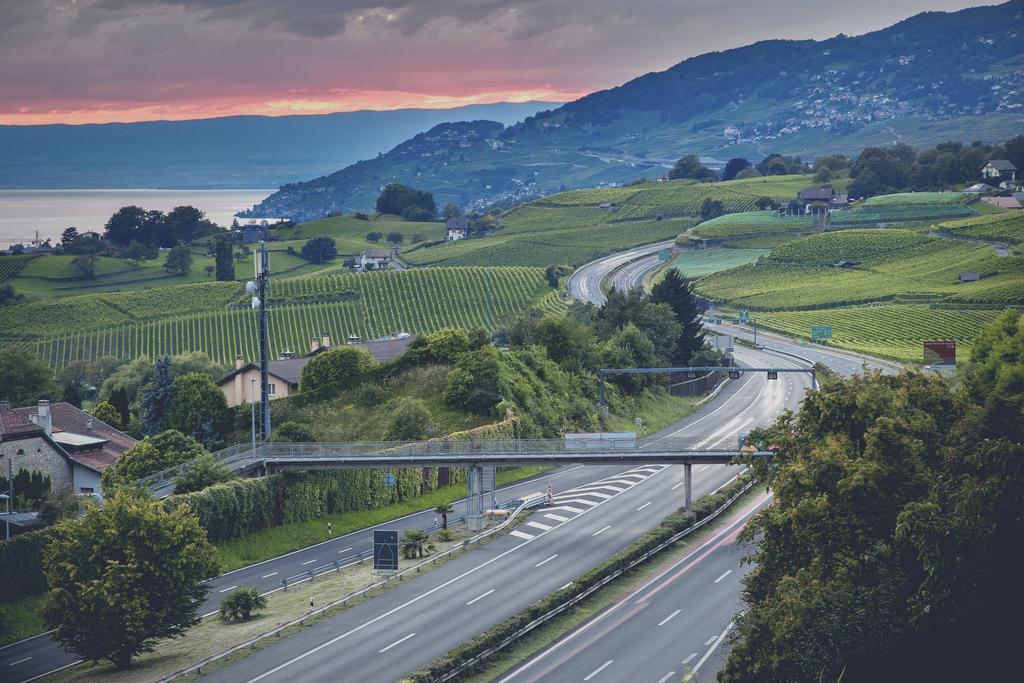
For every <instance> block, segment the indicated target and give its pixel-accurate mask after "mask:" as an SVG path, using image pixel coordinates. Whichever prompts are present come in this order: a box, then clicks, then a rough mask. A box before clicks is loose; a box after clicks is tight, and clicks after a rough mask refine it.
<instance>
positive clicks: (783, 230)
mask: <svg viewBox="0 0 1024 683" xmlns="http://www.w3.org/2000/svg"><path fill="white" fill-rule="evenodd" d="M814 223H815V219H814V217H813V216H808V215H798V216H781V217H780V216H779V215H778V212H776V211H774V210H770V209H769V210H767V211H745V212H743V213H729V214H726V215H724V216H719V217H718V218H712V219H711V220H709V221H704V222H703V223H701V224H700V225H698V226H697V227H696V228H694V229H693V231H692V234H693V235H694V236H695V237H701V238H703V239H707V240H722V241H728V240H734V239H744V238H749V237H759V236H774V235H793V236H799V235H801V234H808V233H811V232H813V231H814Z"/></svg>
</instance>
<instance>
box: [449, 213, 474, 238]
mask: <svg viewBox="0 0 1024 683" xmlns="http://www.w3.org/2000/svg"><path fill="white" fill-rule="evenodd" d="M445 227H447V228H448V241H449V242H455V241H457V240H464V239H466V235H468V234H469V220H468V219H467V218H466V217H465V216H452V217H451V218H449V219H448V220H447V221H445Z"/></svg>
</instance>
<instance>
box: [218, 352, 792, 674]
mask: <svg viewBox="0 0 1024 683" xmlns="http://www.w3.org/2000/svg"><path fill="white" fill-rule="evenodd" d="M737 356H738V359H739V360H740V361H741V362H743V363H746V364H752V365H753V364H760V365H763V364H781V365H784V366H788V367H792V366H795V365H796V364H797V361H795V360H791V359H780V358H779V357H778V356H776V355H775V354H771V353H766V352H763V351H754V350H748V349H740V350H738V352H737ZM808 385H809V377H806V376H805V375H800V374H793V375H781V376H780V379H779V380H775V381H768V380H766V378H765V377H764V376H763V374H758V375H754V374H751V375H747V376H744V377H742V378H741V379H739V380H736V381H734V382H731V383H729V384H728V385H727V386H726V387H725V389H723V391H722V393H721V394H720V395H719V397H718V398H717V400H715V401H713V402H709V404H707V405H705V406H704V407H703V408H702V409H701V410H699V411H697V412H696V413H694V414H693V415H691V416H689V417H688V418H686V419H685V420H683V421H682V422H681V423H679V424H678V425H676V426H674V427H672V428H669V429H667V430H662V431H661V432H659V433H657V434H654V435H652V436H651V437H649V438H648V439H647V442H648V443H650V442H653V441H656V440H658V439H662V438H668V437H671V436H682V435H685V436H687V437H690V438H699V439H700V440H701V441H702V444H703V447H707V448H715V447H721V446H723V445H725V444H728V443H733V442H734V440H735V439H736V438H737V434H738V432H741V431H748V430H749V429H751V428H753V427H755V426H757V425H764V424H767V423H769V422H770V421H771V420H773V419H774V417H775V416H776V415H777V414H778V412H779V411H780V410H782V409H783V408H795V407H796V406H797V404H798V402H799V400H800V399H801V398H802V397H803V394H804V391H805V389H806V388H807V387H808ZM590 471H592V472H593V476H592V477H591V478H590V480H591V481H592V482H593V483H592V484H589V485H585V486H575V487H571V488H569V489H566V488H556V490H555V494H556V499H555V506H554V507H552V508H546V509H542V510H540V511H538V512H535V513H534V514H533V515H532V516H531V517H530V518H529V519H528V520H527V521H526V522H524V523H522V524H520V525H519V526H518V527H517V528H516V529H515V531H514V532H513V533H511V534H508V535H505V536H502V537H500V538H498V539H496V540H494V541H492V542H491V543H489V544H487V545H485V546H484V547H482V548H480V549H479V550H476V551H474V552H472V553H468V554H466V555H463V556H461V557H458V558H456V559H454V560H452V561H450V562H448V563H446V564H444V565H442V566H440V567H438V568H436V569H434V570H432V571H431V572H429V573H426V574H423V575H421V576H419V577H417V578H415V579H413V580H412V581H409V582H407V583H404V584H402V585H399V586H397V587H395V588H392V589H390V590H388V591H386V592H384V593H382V594H380V595H379V596H377V597H375V598H373V599H372V600H369V601H366V602H363V603H361V604H358V605H356V606H354V607H352V608H350V609H348V610H346V611H344V612H341V613H339V614H337V615H335V616H333V617H331V618H329V619H327V620H325V621H323V622H321V623H319V624H317V625H315V626H312V627H310V628H307V629H305V630H303V631H301V632H299V633H298V634H296V635H294V636H292V637H289V638H286V639H283V640H280V641H276V642H274V643H273V644H272V645H269V646H268V647H266V648H264V649H262V650H258V651H256V652H254V653H253V654H251V655H249V656H248V657H246V658H244V659H242V660H240V661H238V662H235V663H233V664H231V665H230V666H228V667H226V668H224V669H222V670H221V671H218V672H216V673H214V674H211V675H210V676H209V677H208V678H210V679H212V680H215V681H242V680H244V681H257V680H266V681H285V680H303V681H328V680H338V679H339V678H350V679H352V680H360V681H394V680H397V679H400V678H402V677H403V676H404V675H407V674H408V673H410V672H411V671H413V670H415V669H416V668H418V667H420V666H422V665H424V664H426V663H428V662H430V661H431V660H432V659H434V658H435V657H437V656H439V655H441V654H443V653H444V652H447V651H448V650H449V649H451V648H452V647H455V646H456V645H458V644H460V643H462V642H465V641H466V640H468V639H470V638H472V637H473V636H475V635H477V634H479V633H481V632H482V631H484V630H486V629H487V628H489V627H490V626H492V625H493V624H495V623H497V622H498V621H500V620H501V619H503V618H505V617H507V616H509V615H511V614H513V613H515V612H516V611H518V610H519V609H522V608H523V607H525V606H527V605H529V604H530V603H532V602H534V601H536V600H538V599H540V598H542V597H544V596H545V595H547V594H549V593H551V592H553V591H555V590H557V589H559V588H561V587H562V586H564V585H566V584H567V583H568V582H569V581H571V580H572V579H573V578H575V577H576V576H578V575H579V574H582V573H583V572H585V571H587V570H588V569H590V568H591V567H593V566H595V565H596V564H598V563H600V562H601V561H602V560H604V559H606V558H607V557H609V556H610V555H611V554H613V553H614V552H616V551H618V550H620V549H622V548H624V547H626V546H627V545H629V544H630V543H631V542H633V541H634V540H635V539H636V538H637V537H638V536H640V535H641V534H643V533H644V532H645V531H648V530H650V529H652V528H654V527H656V526H657V525H658V524H659V523H660V521H661V520H662V519H663V518H664V517H665V516H666V515H668V514H669V513H671V512H673V511H675V510H677V509H678V508H679V507H680V506H681V505H682V490H681V487H682V483H683V478H682V468H681V467H678V466H665V465H652V466H640V467H634V468H631V469H628V470H619V472H617V473H615V474H611V475H609V474H606V473H598V472H597V471H594V470H590ZM736 472H737V470H736V468H735V467H730V466H726V465H706V466H700V467H695V468H694V477H693V479H694V481H693V489H694V496H695V497H699V496H701V495H704V494H707V493H710V492H712V491H714V490H716V489H718V488H719V487H721V486H722V485H723V484H725V483H726V482H728V481H730V480H731V479H732V478H733V477H735V475H736Z"/></svg>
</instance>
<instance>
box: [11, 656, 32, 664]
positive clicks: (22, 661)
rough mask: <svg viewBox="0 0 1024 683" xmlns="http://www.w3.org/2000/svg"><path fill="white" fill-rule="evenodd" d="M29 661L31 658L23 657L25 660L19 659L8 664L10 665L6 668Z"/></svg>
mask: <svg viewBox="0 0 1024 683" xmlns="http://www.w3.org/2000/svg"><path fill="white" fill-rule="evenodd" d="M30 659H32V658H31V657H25V659H19V660H18V661H16V662H11V663H10V664H8V665H7V666H17V665H18V664H23V663H25V662H27V661H28V660H30Z"/></svg>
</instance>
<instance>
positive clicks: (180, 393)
mask: <svg viewBox="0 0 1024 683" xmlns="http://www.w3.org/2000/svg"><path fill="white" fill-rule="evenodd" d="M229 419H230V415H229V413H228V403H227V399H226V398H224V392H223V391H221V390H220V388H219V387H218V386H217V385H216V384H214V382H213V380H211V379H210V378H209V377H207V376H206V375H203V374H200V373H198V372H190V373H187V374H185V375H181V376H179V377H176V378H175V379H174V380H173V381H172V382H171V389H170V392H169V397H168V400H167V404H166V409H165V411H164V416H163V420H162V422H161V426H162V427H163V428H164V429H177V430H178V431H180V432H181V433H182V434H187V435H188V436H191V437H192V438H193V439H196V440H197V441H199V442H200V443H202V444H203V445H205V446H207V447H213V446H217V445H219V444H220V442H221V433H222V432H224V431H226V429H227V427H228V424H227V423H228V421H229Z"/></svg>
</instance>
